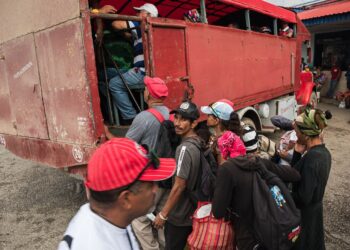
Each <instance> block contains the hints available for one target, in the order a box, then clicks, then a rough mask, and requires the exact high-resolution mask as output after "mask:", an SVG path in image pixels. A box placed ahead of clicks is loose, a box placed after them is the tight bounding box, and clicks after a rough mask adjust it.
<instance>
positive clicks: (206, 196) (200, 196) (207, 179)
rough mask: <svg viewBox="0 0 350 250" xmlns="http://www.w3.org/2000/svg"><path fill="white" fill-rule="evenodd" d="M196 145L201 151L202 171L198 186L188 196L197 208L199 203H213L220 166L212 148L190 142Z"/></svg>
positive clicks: (200, 171)
mask: <svg viewBox="0 0 350 250" xmlns="http://www.w3.org/2000/svg"><path fill="white" fill-rule="evenodd" d="M188 142H190V143H192V144H193V145H195V146H196V147H197V148H198V149H199V151H200V161H201V164H200V169H199V173H198V177H197V179H196V184H195V187H194V189H193V190H189V191H188V194H189V196H190V200H191V202H192V204H193V205H194V206H195V207H196V206H197V203H198V201H211V199H212V197H213V194H214V188H215V181H216V173H217V169H218V164H217V162H216V160H215V157H214V155H213V153H212V151H211V149H210V148H204V147H203V146H201V145H200V144H199V143H198V142H195V141H191V140H188Z"/></svg>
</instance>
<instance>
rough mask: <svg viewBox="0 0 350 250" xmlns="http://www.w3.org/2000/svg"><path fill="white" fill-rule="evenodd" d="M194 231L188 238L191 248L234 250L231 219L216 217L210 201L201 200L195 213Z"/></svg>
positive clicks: (196, 249)
mask: <svg viewBox="0 0 350 250" xmlns="http://www.w3.org/2000/svg"><path fill="white" fill-rule="evenodd" d="M192 220H193V223H192V227H193V230H192V233H191V234H190V235H189V237H188V239H187V243H188V245H189V247H190V249H191V250H199V249H202V250H206V249H216V250H233V249H236V247H235V244H234V231H233V227H232V224H231V222H230V221H225V220H224V219H219V220H218V219H215V217H214V216H213V214H212V212H211V203H210V202H199V203H198V208H197V209H196V211H195V212H194V214H193V219H192Z"/></svg>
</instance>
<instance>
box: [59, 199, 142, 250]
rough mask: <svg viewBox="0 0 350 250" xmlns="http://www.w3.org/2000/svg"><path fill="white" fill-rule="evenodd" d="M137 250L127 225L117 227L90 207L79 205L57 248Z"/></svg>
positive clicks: (88, 205)
mask: <svg viewBox="0 0 350 250" xmlns="http://www.w3.org/2000/svg"><path fill="white" fill-rule="evenodd" d="M69 249H71V250H78V249H79V250H89V249H91V250H97V249H98V250H107V249H108V250H112V249H113V250H139V246H138V243H137V242H136V239H135V236H134V234H133V232H132V230H131V227H130V226H128V227H127V228H126V229H123V228H119V227H116V226H114V225H113V224H111V223H109V222H108V221H106V220H105V219H103V218H102V217H100V216H99V215H97V214H95V213H94V212H92V211H91V209H90V204H89V203H88V204H85V205H83V206H81V208H80V209H79V211H78V213H77V214H76V215H75V216H74V218H73V219H72V220H71V222H70V223H69V225H68V228H67V230H66V232H65V233H64V238H63V240H62V241H61V242H60V244H59V246H58V250H69Z"/></svg>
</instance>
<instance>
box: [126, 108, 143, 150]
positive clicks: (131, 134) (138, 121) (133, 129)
mask: <svg viewBox="0 0 350 250" xmlns="http://www.w3.org/2000/svg"><path fill="white" fill-rule="evenodd" d="M145 115H146V114H141V113H140V114H138V115H137V116H135V118H134V120H133V121H132V123H131V126H130V128H129V129H128V132H126V135H125V137H126V138H129V139H132V140H134V141H136V142H137V143H140V142H141V139H142V137H143V135H144V133H145V131H146V130H147V129H149V126H148V123H147V117H145Z"/></svg>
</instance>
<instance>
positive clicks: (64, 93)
mask: <svg viewBox="0 0 350 250" xmlns="http://www.w3.org/2000/svg"><path fill="white" fill-rule="evenodd" d="M115 2H116V5H117V9H118V14H113V15H112V14H109V15H99V14H92V13H91V12H90V8H89V7H90V6H89V5H88V1H87V0H65V1H63V0H56V1H50V4H46V1H44V0H39V1H35V3H38V5H31V4H28V6H27V7H28V8H27V9H26V15H15V13H14V10H16V9H23V8H22V7H21V6H17V5H19V3H17V2H16V1H15V2H11V3H6V4H4V6H2V9H3V13H4V14H5V15H6V17H3V20H5V19H6V20H8V22H6V23H5V22H2V24H1V26H0V27H1V28H0V30H1V31H2V32H0V33H1V37H0V82H1V84H0V144H2V145H4V146H5V147H6V148H7V149H8V150H10V151H11V152H13V153H14V154H16V155H18V156H20V157H22V158H26V159H30V160H33V161H36V162H40V163H44V164H48V165H50V166H52V167H57V168H66V167H67V169H68V170H69V171H70V172H73V173H79V172H81V171H84V166H85V164H86V163H87V161H88V159H89V156H90V155H91V153H92V152H93V151H94V149H95V148H96V147H97V146H98V145H99V144H100V143H103V142H104V141H105V140H106V138H105V135H104V125H103V118H102V114H101V110H100V96H99V93H98V78H97V70H96V61H95V49H94V45H93V37H92V33H93V28H92V25H91V23H92V20H93V19H95V18H102V19H122V20H139V21H140V22H141V31H142V40H143V47H144V53H145V64H146V74H147V75H149V76H157V77H160V78H162V79H164V80H165V81H166V83H167V85H168V87H169V97H168V98H167V101H166V105H167V106H168V107H169V108H175V107H176V106H177V105H179V104H180V103H181V101H182V100H183V98H184V96H187V98H192V100H193V101H194V102H195V103H196V104H197V105H199V106H200V105H207V104H208V103H211V102H214V101H216V100H218V99H221V98H227V99H229V100H231V101H232V102H233V103H234V107H235V110H237V112H238V113H239V114H240V117H241V118H242V120H243V121H245V122H247V123H252V124H254V125H255V126H256V127H257V128H258V129H259V130H264V129H269V128H272V127H271V123H270V122H269V117H271V116H272V115H275V114H282V115H285V116H289V117H291V116H293V115H294V112H295V105H296V102H295V98H294V93H295V91H296V90H297V89H298V88H299V81H300V76H299V75H300V61H301V46H302V45H303V44H304V42H305V41H306V40H309V37H310V34H309V32H308V31H307V29H306V28H305V26H304V25H303V24H302V22H301V21H300V20H299V19H298V17H297V15H296V14H295V13H293V12H291V11H289V10H286V9H283V8H279V7H277V6H274V5H272V4H269V3H267V2H264V1H258V0H255V1H253V0H245V1H242V0H240V1H235V0H215V1H214V0H207V1H204V0H201V1H199V0H179V1H172V0H163V1H156V0H150V1H148V2H150V3H153V4H155V5H156V6H157V8H158V11H159V13H160V17H158V18H147V19H138V17H135V16H134V15H135V12H134V10H133V8H132V7H133V6H139V5H141V4H143V3H144V2H143V1H115ZM39 3H40V4H39ZM62 6H64V10H65V11H57V10H59V9H62ZM191 9H199V10H201V13H203V14H202V15H201V20H202V22H201V23H191V22H186V21H184V20H183V14H184V13H185V12H187V11H188V10H191ZM4 18H5V19H4ZM28 20H31V21H30V22H28ZM232 20H234V21H235V22H237V23H238V27H235V28H232V27H228V25H229V23H230V22H232ZM282 23H288V25H289V26H290V27H291V28H292V29H293V30H294V34H293V37H291V38H286V37H283V36H279V35H278V31H279V30H280V29H281V28H282ZM13 24H16V25H13ZM262 25H263V26H265V27H266V26H267V27H268V28H269V30H270V32H269V33H262V32H260V31H261V26H262ZM137 101H138V102H139V104H140V102H142V100H137ZM204 118H205V117H204V116H203V117H202V118H201V119H204ZM117 125H118V124H116V125H115V126H112V128H111V131H112V132H113V131H114V132H116V134H118V133H119V134H120V132H121V131H125V128H122V127H119V126H117ZM123 129H124V130H123ZM121 134H122V133H121Z"/></svg>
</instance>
